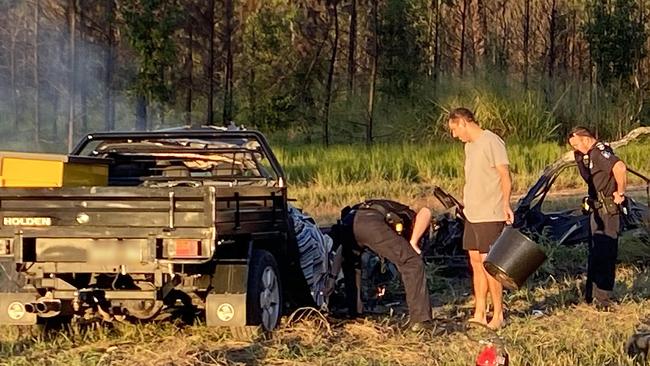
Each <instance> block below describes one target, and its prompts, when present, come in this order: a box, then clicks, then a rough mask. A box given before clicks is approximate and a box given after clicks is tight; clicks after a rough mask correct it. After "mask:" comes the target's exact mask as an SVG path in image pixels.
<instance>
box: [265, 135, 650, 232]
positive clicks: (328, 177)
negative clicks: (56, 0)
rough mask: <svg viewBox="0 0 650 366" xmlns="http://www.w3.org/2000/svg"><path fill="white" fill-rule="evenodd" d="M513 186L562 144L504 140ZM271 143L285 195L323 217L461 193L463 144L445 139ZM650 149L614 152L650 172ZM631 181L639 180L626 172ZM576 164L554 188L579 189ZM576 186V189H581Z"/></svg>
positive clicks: (535, 173)
mask: <svg viewBox="0 0 650 366" xmlns="http://www.w3.org/2000/svg"><path fill="white" fill-rule="evenodd" d="M507 145H508V156H509V159H510V163H511V171H512V176H513V184H514V185H513V191H514V193H515V194H522V193H524V192H525V191H526V190H527V188H528V187H529V186H530V185H531V184H532V183H534V182H535V181H536V180H537V179H538V178H539V176H540V174H541V172H542V170H543V169H544V167H546V166H547V165H548V164H550V163H552V162H553V161H555V160H556V159H557V158H559V157H560V156H561V155H562V153H564V152H565V151H567V147H565V146H559V145H557V144H555V143H518V142H514V141H512V142H508V144H507ZM273 148H274V150H275V151H276V154H277V155H278V158H279V160H280V162H281V164H282V165H283V167H284V169H285V173H286V174H287V181H288V184H289V185H290V187H291V188H290V195H291V196H292V197H294V198H296V199H297V205H298V206H300V207H303V208H305V209H306V210H307V212H310V213H312V214H314V215H316V216H321V217H325V219H326V220H327V221H329V220H330V218H331V217H332V216H335V214H336V213H337V212H338V210H340V208H341V207H344V206H345V205H349V204H354V203H356V202H359V201H362V200H364V199H368V198H378V197H385V198H393V199H396V200H399V201H402V202H406V203H408V204H412V205H434V204H435V202H432V200H431V188H432V187H433V186H435V185H439V186H441V187H443V188H444V189H446V190H448V191H449V192H451V193H452V194H454V195H456V197H458V198H459V199H460V198H461V194H460V192H462V185H463V175H464V174H463V145H462V143H460V142H452V141H449V140H448V139H440V141H435V142H434V141H432V142H429V143H427V144H424V143H401V144H377V145H374V146H372V147H366V146H363V145H335V146H331V147H329V148H324V147H321V146H314V145H297V146H296V145H281V144H273ZM648 152H650V150H649V149H648V147H647V146H645V145H643V144H631V145H628V146H625V147H623V148H622V149H620V151H619V152H618V153H619V155H620V156H621V158H623V159H624V160H625V161H626V162H627V163H628V164H629V165H630V166H632V167H634V168H635V169H637V170H639V171H641V172H645V173H646V174H648V173H650V162H649V161H648V159H647V158H646V156H647V154H648ZM630 183H631V184H633V185H639V184H641V181H640V180H638V179H635V178H630ZM583 187H584V183H583V182H582V180H581V179H580V178H579V177H578V175H577V171H575V169H572V170H569V171H567V172H566V174H563V175H561V176H560V178H559V179H558V180H557V181H556V183H555V186H554V190H557V191H560V190H566V189H578V190H583ZM580 192H581V191H580Z"/></svg>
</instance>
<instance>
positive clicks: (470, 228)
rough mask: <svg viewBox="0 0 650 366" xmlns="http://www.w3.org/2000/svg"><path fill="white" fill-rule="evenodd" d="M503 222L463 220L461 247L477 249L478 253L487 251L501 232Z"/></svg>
mask: <svg viewBox="0 0 650 366" xmlns="http://www.w3.org/2000/svg"><path fill="white" fill-rule="evenodd" d="M504 226H505V222H503V221H495V222H477V223H471V222H469V221H465V231H464V232H463V249H465V250H478V252H479V253H487V252H489V251H490V246H491V245H492V244H494V242H495V241H496V240H497V238H498V237H499V235H501V232H502V231H503V227H504Z"/></svg>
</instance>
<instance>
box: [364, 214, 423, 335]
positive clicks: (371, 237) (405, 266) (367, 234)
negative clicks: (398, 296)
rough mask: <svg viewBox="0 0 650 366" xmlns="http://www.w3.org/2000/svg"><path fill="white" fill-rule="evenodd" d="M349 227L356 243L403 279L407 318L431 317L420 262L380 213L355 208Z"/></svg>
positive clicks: (413, 320) (418, 257)
mask: <svg viewBox="0 0 650 366" xmlns="http://www.w3.org/2000/svg"><path fill="white" fill-rule="evenodd" d="M352 227H353V233H354V238H355V240H356V242H357V244H358V245H359V246H360V247H367V248H369V249H370V250H372V251H373V252H375V253H377V254H378V255H380V256H382V257H384V258H386V259H388V260H389V261H391V262H392V263H393V264H395V266H396V267H397V270H398V271H399V272H400V274H401V276H402V281H403V282H404V289H405V290H406V303H407V305H408V308H409V314H410V317H411V321H412V322H421V321H425V320H431V304H430V302H429V291H428V289H427V285H426V278H425V274H424V262H423V261H422V258H421V257H420V256H419V255H418V254H417V253H416V252H415V250H413V248H412V247H411V244H409V242H408V241H407V240H406V239H404V238H403V237H402V236H400V235H398V234H397V233H396V232H395V231H394V230H393V229H391V228H390V226H388V224H386V221H385V220H384V215H383V214H381V213H379V212H378V211H375V210H372V209H359V210H358V211H357V213H356V215H355V218H354V223H353V225H352Z"/></svg>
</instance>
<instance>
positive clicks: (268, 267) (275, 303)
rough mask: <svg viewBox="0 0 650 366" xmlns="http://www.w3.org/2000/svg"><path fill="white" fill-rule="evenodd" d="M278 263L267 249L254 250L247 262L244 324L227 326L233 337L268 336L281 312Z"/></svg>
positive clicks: (239, 338)
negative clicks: (245, 324)
mask: <svg viewBox="0 0 650 366" xmlns="http://www.w3.org/2000/svg"><path fill="white" fill-rule="evenodd" d="M278 273H279V272H278V266H277V263H276V261H275V258H274V257H273V255H272V254H271V253H270V252H268V251H266V250H254V251H253V254H252V257H251V259H250V262H249V266H248V288H247V293H246V323H247V324H248V325H247V326H238V327H230V333H231V334H232V336H233V338H235V339H238V340H244V341H252V340H256V339H259V338H261V337H265V336H267V335H268V334H269V333H270V332H271V331H272V330H273V329H275V328H276V327H277V326H278V324H279V322H280V317H281V316H282V287H281V284H280V277H279V275H278Z"/></svg>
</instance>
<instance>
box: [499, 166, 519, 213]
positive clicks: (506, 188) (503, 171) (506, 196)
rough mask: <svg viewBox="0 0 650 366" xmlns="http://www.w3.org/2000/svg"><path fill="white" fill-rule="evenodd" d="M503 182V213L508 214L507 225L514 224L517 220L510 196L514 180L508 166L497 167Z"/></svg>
mask: <svg viewBox="0 0 650 366" xmlns="http://www.w3.org/2000/svg"><path fill="white" fill-rule="evenodd" d="M496 168H497V171H498V172H499V177H500V178H501V179H500V182H501V193H503V200H504V203H503V211H504V212H505V214H506V224H512V222H513V221H514V219H515V214H514V213H513V212H512V209H511V208H510V194H511V193H512V178H511V177H510V170H508V165H497V166H496Z"/></svg>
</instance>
